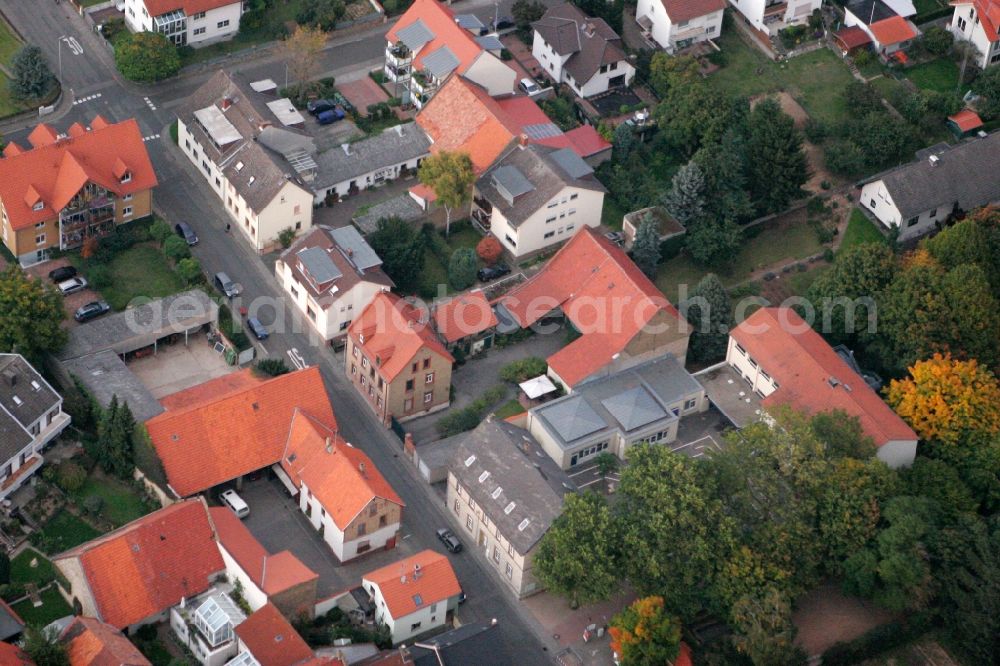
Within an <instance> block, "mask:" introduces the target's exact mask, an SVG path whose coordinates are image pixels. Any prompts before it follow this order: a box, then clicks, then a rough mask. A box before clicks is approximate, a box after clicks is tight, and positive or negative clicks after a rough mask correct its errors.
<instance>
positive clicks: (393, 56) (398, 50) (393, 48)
mask: <svg viewBox="0 0 1000 666" xmlns="http://www.w3.org/2000/svg"><path fill="white" fill-rule="evenodd" d="M412 59H413V52H412V51H410V49H408V48H406V46H405V45H404V44H395V45H392V44H389V45H386V47H385V62H386V64H390V65H393V66H399V65H406V66H409V64H410V61H411V60H412Z"/></svg>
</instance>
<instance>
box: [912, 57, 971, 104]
mask: <svg viewBox="0 0 1000 666" xmlns="http://www.w3.org/2000/svg"><path fill="white" fill-rule="evenodd" d="M906 76H907V77H908V78H909V79H910V80H911V81H913V83H914V84H915V85H916V86H917V87H918V88H921V89H923V90H933V91H936V92H939V93H944V94H950V95H953V94H956V92H957V91H958V65H957V64H955V62H954V61H953V60H950V59H948V58H938V59H937V60H932V61H930V62H925V63H923V64H921V65H916V66H914V67H911V68H910V69H908V70H907V71H906Z"/></svg>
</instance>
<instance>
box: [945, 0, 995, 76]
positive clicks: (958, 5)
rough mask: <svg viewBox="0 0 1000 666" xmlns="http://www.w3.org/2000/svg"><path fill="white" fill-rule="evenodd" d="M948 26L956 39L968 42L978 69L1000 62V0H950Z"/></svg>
mask: <svg viewBox="0 0 1000 666" xmlns="http://www.w3.org/2000/svg"><path fill="white" fill-rule="evenodd" d="M951 4H952V6H954V7H955V13H954V14H952V17H951V23H950V24H949V25H948V29H949V30H951V34H953V35H955V39H959V40H963V41H966V42H971V43H972V45H973V46H975V47H976V51H977V53H978V55H977V56H976V60H975V61H974V64H975V65H976V66H977V67H979V68H980V69H986V68H987V67H989V66H990V65H995V64H997V63H998V62H1000V0H953V2H952V3H951Z"/></svg>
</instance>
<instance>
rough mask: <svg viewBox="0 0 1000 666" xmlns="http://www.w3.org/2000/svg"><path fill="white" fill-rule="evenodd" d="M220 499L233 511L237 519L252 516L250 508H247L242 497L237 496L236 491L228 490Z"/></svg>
mask: <svg viewBox="0 0 1000 666" xmlns="http://www.w3.org/2000/svg"><path fill="white" fill-rule="evenodd" d="M219 499H221V500H222V501H223V503H225V505H226V506H228V507H229V508H230V509H232V510H233V513H235V514H236V517H237V518H246V517H247V516H249V515H250V507H249V506H247V503H246V502H244V501H243V498H242V497H240V496H239V495H237V494H236V491H235V490H227V491H226V492H224V493H222V494H221V495H219Z"/></svg>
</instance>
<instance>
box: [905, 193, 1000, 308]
mask: <svg viewBox="0 0 1000 666" xmlns="http://www.w3.org/2000/svg"><path fill="white" fill-rule="evenodd" d="M921 246H922V247H923V248H925V249H926V250H927V251H928V252H929V253H930V255H931V256H932V257H934V259H936V260H937V262H938V263H939V264H941V266H943V267H944V268H945V269H952V268H957V267H958V266H961V265H962V264H976V265H977V266H979V267H980V268H981V269H983V272H984V273H985V274H986V279H987V280H988V281H989V283H990V288H991V290H992V291H993V294H994V295H995V296H1000V210H998V209H996V208H982V209H980V210H978V211H975V212H974V213H972V214H971V215H970V216H969V217H967V218H965V219H964V220H962V221H960V222H958V223H957V224H955V225H953V226H950V227H947V228H946V229H943V230H942V231H941V232H940V233H938V234H936V235H935V236H932V237H931V238H928V239H926V240H925V241H923V243H922V244H921Z"/></svg>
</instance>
